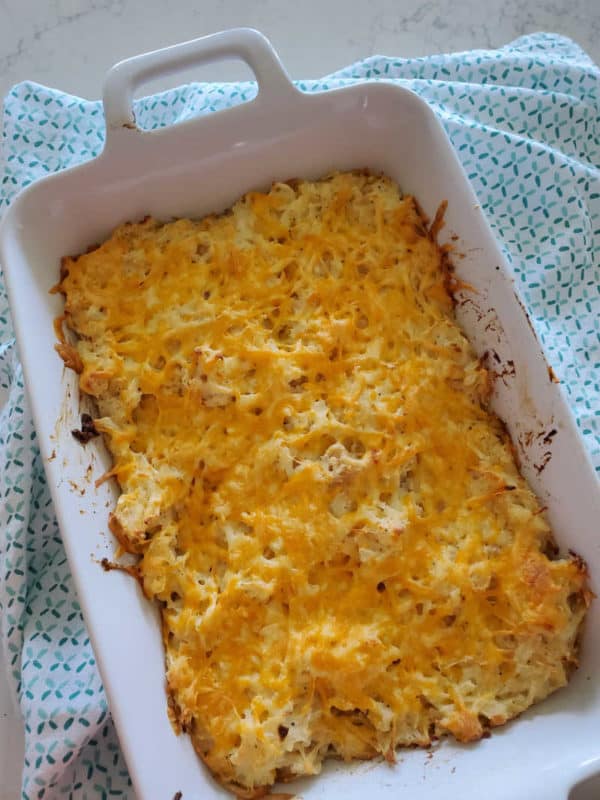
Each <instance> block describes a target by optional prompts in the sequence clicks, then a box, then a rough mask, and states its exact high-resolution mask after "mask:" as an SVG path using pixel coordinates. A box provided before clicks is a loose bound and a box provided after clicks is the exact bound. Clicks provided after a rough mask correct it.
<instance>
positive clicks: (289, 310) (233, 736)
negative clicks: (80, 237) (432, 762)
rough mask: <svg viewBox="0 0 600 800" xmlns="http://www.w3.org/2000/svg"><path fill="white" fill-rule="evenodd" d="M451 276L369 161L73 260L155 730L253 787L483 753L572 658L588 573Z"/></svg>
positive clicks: (76, 317) (66, 289)
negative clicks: (539, 496)
mask: <svg viewBox="0 0 600 800" xmlns="http://www.w3.org/2000/svg"><path fill="white" fill-rule="evenodd" d="M447 278H448V276H447V272H446V270H445V269H444V258H443V254H442V253H441V251H440V249H439V248H438V247H437V245H436V244H435V242H434V241H433V240H432V237H431V236H430V235H429V234H428V231H427V230H426V227H425V225H424V223H423V220H422V218H421V217H420V216H419V213H418V211H417V209H416V207H415V203H414V201H413V199H412V198H411V197H405V198H402V197H401V196H400V194H399V191H398V189H397V187H396V186H395V185H394V184H393V183H392V182H391V181H389V180H387V179H386V178H383V177H373V176H369V175H366V174H335V175H333V176H330V177H328V178H326V179H324V180H321V181H316V182H293V183H291V184H282V183H278V184H274V185H273V187H272V189H271V190H270V191H269V192H267V193H260V192H251V193H249V194H247V195H245V196H244V197H243V198H242V199H241V200H239V201H238V202H237V203H236V204H235V205H234V206H233V208H232V209H231V211H229V212H227V213H225V214H223V215H221V216H218V217H217V216H209V217H206V218H205V219H202V220H199V221H190V220H184V219H181V220H177V221H175V222H171V223H168V224H161V223H160V222H157V221H156V220H154V219H147V220H145V221H144V222H142V223H140V224H135V225H124V226H122V227H120V228H118V229H117V230H116V231H115V232H114V234H113V236H112V237H111V238H110V239H109V240H108V241H107V242H106V243H105V244H103V245H102V246H101V247H99V248H98V249H96V250H94V251H93V252H90V253H88V254H86V255H83V256H81V257H79V258H73V259H65V260H64V263H63V278H62V282H61V284H60V287H59V288H60V289H61V291H62V292H63V293H64V294H65V296H66V308H65V317H66V321H67V324H68V326H69V327H70V328H71V329H72V330H73V331H75V333H76V334H77V336H78V341H77V345H76V353H75V354H73V353H71V354H70V356H69V354H68V353H67V354H66V355H67V357H70V358H71V361H75V362H76V363H79V364H80V366H81V377H80V384H81V389H82V390H83V391H84V392H86V393H87V394H89V395H92V396H93V397H95V398H96V400H97V403H98V407H99V410H100V418H99V419H98V420H96V427H97V428H98V429H99V430H101V431H102V432H103V433H104V434H105V438H106V441H107V443H108V447H109V449H110V451H111V453H112V454H113V457H114V467H113V469H112V472H111V474H112V475H114V476H115V477H116V479H117V480H118V482H119V485H120V487H121V490H122V493H121V495H120V497H119V500H118V503H117V507H116V510H115V512H114V514H113V517H112V529H113V531H114V532H115V533H116V534H117V535H118V537H119V539H120V541H121V543H122V544H123V545H124V546H125V548H126V549H128V550H130V551H134V552H138V553H140V554H141V559H140V563H139V570H140V575H141V579H142V582H143V586H144V589H145V592H146V594H147V595H148V596H149V597H151V598H154V599H156V600H158V601H160V605H161V608H162V619H163V631H164V641H165V649H166V660H167V678H168V687H169V692H170V698H171V708H172V714H173V717H174V719H175V720H176V721H177V723H178V724H179V725H180V726H182V727H183V728H184V729H185V730H188V731H189V732H190V733H191V736H192V738H193V741H194V745H195V747H196V749H197V750H198V752H199V753H200V755H201V756H202V757H203V759H204V760H205V761H206V763H207V764H208V766H209V767H210V768H211V769H212V770H213V772H214V773H215V775H216V776H217V777H218V778H219V779H220V780H221V781H222V782H224V783H225V784H226V785H228V786H230V787H232V788H233V789H234V790H235V791H236V792H238V793H239V794H242V795H244V796H255V795H258V794H260V793H261V792H263V791H264V790H265V787H268V786H269V785H271V784H272V783H273V782H274V781H275V780H276V778H284V779H285V778H289V777H292V776H295V775H302V774H312V773H316V772H318V771H319V770H320V768H321V763H322V761H323V759H324V758H325V757H326V756H328V755H339V756H341V757H343V758H344V759H351V758H369V757H372V756H375V755H376V754H381V755H384V756H385V757H387V758H388V759H389V760H393V754H394V750H395V748H396V747H397V746H399V745H427V744H429V743H430V742H431V740H432V739H434V738H436V737H439V736H443V735H446V734H453V735H454V736H455V737H456V738H458V739H459V740H461V741H470V740H474V739H478V738H480V737H481V736H482V735H483V733H484V731H485V730H486V729H487V728H489V727H490V726H495V725H500V724H502V723H503V722H505V721H506V720H508V719H509V718H511V717H514V716H515V715H516V714H519V713H520V712H522V711H523V710H524V709H526V708H527V707H528V706H530V705H531V704H532V703H534V702H536V701H538V700H540V699H542V698H543V697H545V696H546V695H548V694H549V693H550V692H552V691H554V690H555V689H557V688H558V687H560V686H562V685H563V684H565V683H566V680H567V674H568V670H569V666H570V665H573V664H574V662H575V648H576V644H575V640H576V635H577V631H578V629H579V627H580V623H581V620H582V618H583V615H584V611H585V605H586V602H587V599H588V595H587V593H586V591H585V569H584V565H583V564H582V563H581V562H580V561H578V560H576V559H567V560H550V559H549V558H548V557H547V555H546V554H545V553H547V552H549V550H551V541H552V539H551V534H550V531H549V528H548V525H547V523H546V521H545V520H544V516H543V514H542V513H541V509H540V508H539V504H538V502H537V500H536V498H535V496H534V495H533V493H532V492H531V490H530V489H529V488H528V486H527V485H526V483H525V481H524V480H523V478H522V477H521V475H520V474H519V471H518V469H517V466H516V465H515V460H514V457H513V452H512V449H511V445H510V442H509V440H508V438H507V436H506V433H505V431H504V428H503V426H502V424H501V423H500V422H499V421H498V420H497V419H496V418H495V416H494V415H492V414H491V413H490V412H489V411H488V410H487V408H486V400H487V397H488V393H489V380H488V375H487V373H486V371H485V369H484V368H483V367H482V366H481V364H480V363H479V362H478V360H477V358H476V357H475V355H474V353H473V351H472V349H471V347H470V345H469V343H468V342H467V340H466V338H465V336H464V335H463V333H462V332H461V330H460V329H459V327H458V326H457V324H456V322H455V319H454V315H453V306H452V302H451V298H450V295H449V292H448V290H447ZM60 347H61V348H62V351H63V356H65V353H64V351H65V348H66V349H67V350H68V349H69V346H68V345H66V344H65V343H63V344H62V345H61V346H60ZM75 355H76V356H77V358H76V359H75Z"/></svg>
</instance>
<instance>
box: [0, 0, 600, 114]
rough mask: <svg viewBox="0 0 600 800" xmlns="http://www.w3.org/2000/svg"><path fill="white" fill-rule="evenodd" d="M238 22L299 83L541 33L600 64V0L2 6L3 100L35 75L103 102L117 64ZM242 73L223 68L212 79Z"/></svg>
mask: <svg viewBox="0 0 600 800" xmlns="http://www.w3.org/2000/svg"><path fill="white" fill-rule="evenodd" d="M238 25H250V26H252V27H256V28H258V29H259V30H261V31H263V33H265V34H266V35H267V36H268V37H269V38H270V39H271V40H272V42H273V44H274V45H275V47H276V48H277V49H278V51H279V53H280V55H281V57H282V59H283V62H284V64H285V65H286V66H287V68H288V70H289V71H290V73H291V75H292V77H294V78H317V77H320V76H322V75H325V74H327V73H328V72H332V71H333V70H335V69H336V68H338V67H341V66H344V65H346V64H348V63H350V62H352V61H354V60H357V59H359V58H363V57H365V56H367V55H374V54H376V53H377V54H383V55H392V56H422V55H428V54H431V53H435V52H448V51H452V50H468V49H471V48H475V47H479V48H489V47H497V46H499V45H501V44H505V43H506V42H508V41H510V40H511V39H514V38H516V37H517V36H521V35H522V34H525V33H533V32H534V31H539V30H545V31H550V32H555V33H562V34H566V35H567V36H570V37H571V38H573V39H575V41H577V42H578V43H579V44H580V45H582V46H583V47H584V49H586V50H587V52H588V53H589V54H590V55H591V56H592V58H594V59H595V61H596V62H600V1H599V0H503V2H497V0H458V2H457V1H456V0H368V1H367V2H361V3H358V2H352V0H304V2H297V1H294V0H252V2H250V1H249V0H220V2H216V0H215V1H213V2H206V0H205V1H204V2H202V0H178V2H175V3H172V4H170V8H169V10H168V11H167V10H166V3H165V2H164V0H0V94H1V95H2V96H4V94H5V93H6V91H7V89H8V88H9V87H10V86H11V85H12V84H13V83H17V82H18V81H21V80H24V79H30V80H35V81H38V82H39V83H43V84H46V85H47V86H53V87H56V88H59V89H63V90H65V91H68V92H72V93H74V94H78V95H81V96H83V97H87V98H96V97H99V95H100V87H101V82H102V77H103V75H104V73H105V72H106V70H107V69H108V68H109V67H110V66H111V65H112V64H113V63H114V62H115V61H118V60H120V59H122V58H126V57H127V56H130V55H133V54H135V53H139V52H143V51H146V50H152V49H155V48H157V47H161V46H165V45H166V44H172V43H175V42H178V41H182V40H185V39H190V38H194V37H196V36H201V35H203V34H207V33H212V32H214V31H217V30H221V29H223V28H228V27H234V26H238ZM237 74H239V73H237ZM237 74H236V72H235V70H233V71H232V70H231V68H227V69H224V67H220V68H215V67H213V68H211V70H210V72H204V73H202V77H204V78H206V77H208V78H211V77H216V78H221V77H225V78H229V77H237Z"/></svg>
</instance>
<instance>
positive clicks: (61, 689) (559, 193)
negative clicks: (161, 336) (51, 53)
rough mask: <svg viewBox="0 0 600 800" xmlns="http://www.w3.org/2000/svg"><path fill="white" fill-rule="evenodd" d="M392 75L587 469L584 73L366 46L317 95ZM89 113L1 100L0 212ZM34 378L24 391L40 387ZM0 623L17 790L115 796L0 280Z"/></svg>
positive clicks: (549, 55)
mask: <svg viewBox="0 0 600 800" xmlns="http://www.w3.org/2000/svg"><path fill="white" fill-rule="evenodd" d="M365 79H371V80H373V79H375V80H377V79H386V80H393V81H397V82H399V83H401V84H402V85H404V86H407V87H409V88H411V89H413V90H414V91H415V92H417V93H418V94H420V95H421V96H422V97H424V98H425V99H426V100H427V101H428V102H429V103H430V104H431V106H432V107H433V109H434V110H435V112H436V113H437V114H438V115H439V116H440V118H441V120H442V122H443V124H444V126H445V127H446V130H447V131H448V133H449V135H450V137H451V139H452V142H453V144H454V146H455V148H456V150H457V152H458V154H459V156H460V158H461V160H462V163H463V165H464V167H465V169H466V171H467V174H468V176H469V178H470V180H471V181H472V183H473V186H474V188H475V191H476V192H477V195H478V197H479V200H480V202H481V204H482V206H483V207H484V208H485V211H486V213H487V215H488V218H489V220H490V222H491V224H492V226H493V228H494V231H495V233H496V235H497V237H498V239H499V241H500V242H501V244H502V246H503V247H504V251H505V253H506V255H507V257H508V259H509V262H510V264H511V267H512V269H513V271H514V275H515V277H516V280H517V282H518V284H519V287H520V290H521V293H522V295H523V297H524V298H525V301H526V303H527V306H528V308H529V311H530V313H531V316H532V318H533V321H534V324H535V326H536V328H537V331H538V333H539V334H540V336H541V338H542V341H543V343H544V346H545V348H546V352H547V356H548V360H549V362H550V363H551V364H552V366H553V367H554V370H555V372H556V373H557V375H558V376H559V377H560V379H561V380H562V382H563V383H564V386H565V388H566V391H567V393H568V397H569V401H570V403H571V406H572V408H573V411H574V413H575V416H576V418H577V422H578V424H579V426H580V429H581V431H582V433H583V436H584V439H585V441H586V444H587V446H588V448H589V451H590V453H591V455H592V458H593V460H594V464H595V466H596V468H597V469H600V387H599V381H600V342H599V336H600V280H599V279H600V266H599V263H598V261H599V259H598V253H599V252H600V171H599V169H598V167H599V165H600V104H599V103H600V99H599V98H600V71H599V70H598V68H597V67H596V66H594V64H593V63H592V62H591V61H590V59H589V58H588V57H587V56H586V55H585V54H584V53H583V52H582V51H581V50H580V49H579V48H578V47H577V46H576V45H575V44H573V42H571V41H569V40H568V39H565V38H562V37H559V36H554V35H551V34H536V35H533V36H526V37H523V38H521V39H518V40H517V41H515V42H513V43H512V44H510V45H507V46H506V47H503V48H501V49H499V50H493V51H473V52H469V53H459V54H454V55H441V56H432V57H428V58H418V59H408V60H407V59H394V58H384V57H380V56H374V57H372V58H368V59H366V60H364V61H361V62H358V63H356V64H354V65H352V66H350V67H348V68H347V69H344V70H342V71H340V72H338V73H336V74H335V75H332V76H329V77H327V78H325V79H323V80H321V81H311V82H306V83H303V82H301V83H300V84H299V85H300V87H301V88H302V89H303V90H305V91H309V92H310V91H315V90H323V89H327V88H332V87H336V86H339V85H343V84H347V83H349V82H354V81H360V80H365ZM254 92H255V87H254V85H253V84H248V83H244V84H202V85H200V84H193V85H188V86H184V87H181V88H179V89H174V90H172V91H169V92H166V93H164V94H161V95H158V96H155V97H150V98H145V99H144V100H141V101H139V103H138V105H137V109H136V114H137V119H138V122H139V123H140V124H141V125H142V126H143V127H147V128H152V127H158V126H161V125H168V124H171V123H173V122H176V121H178V120H181V119H184V118H188V117H190V116H195V115H199V114H205V113H209V112H214V111H218V110H219V109H222V108H225V107H227V106H230V105H233V104H235V103H237V102H240V101H242V100H244V99H247V98H249V97H251V96H253V94H254ZM103 136H104V129H103V118H102V107H101V105H100V104H99V103H97V102H88V101H85V100H81V99H79V98H76V97H71V96H68V95H65V94H63V93H61V92H58V91H55V90H52V89H47V88H45V87H42V86H38V85H35V84H31V83H22V84H19V85H17V86H15V87H14V88H13V89H12V91H11V92H10V93H9V95H8V96H7V98H6V100H5V104H4V123H3V143H2V148H3V158H4V165H3V172H2V184H1V186H0V210H4V209H5V208H6V206H8V205H9V204H10V202H11V201H12V199H13V198H14V196H15V195H16V193H17V192H18V191H19V190H20V189H22V188H23V187H25V186H27V185H28V184H29V183H31V182H32V181H34V180H36V179H37V178H39V177H42V176H43V175H47V174H48V173H51V172H55V171H57V170H60V169H64V168H65V167H68V166H71V165H73V164H76V163H79V162H81V161H84V160H85V159H88V158H91V157H93V156H95V155H96V154H98V153H99V152H100V150H101V149H102V145H103ZM38 388H39V387H38ZM0 495H1V498H2V506H1V510H0V553H1V556H0V614H1V617H0V625H1V635H2V640H3V644H4V645H5V651H6V653H7V654H8V670H9V673H10V676H11V678H12V680H13V682H14V688H15V692H16V693H17V695H18V698H19V702H20V705H21V709H22V712H23V715H24V718H25V725H26V761H25V766H24V773H23V792H22V797H23V799H24V800H32V799H33V798H43V797H44V798H50V797H62V796H65V797H66V796H68V797H69V798H74V800H83V799H84V798H109V797H131V796H132V795H133V791H132V789H131V783H130V780H129V776H128V773H127V767H126V765H125V762H124V759H123V756H122V754H121V752H120V750H119V746H118V741H117V738H116V735H115V732H114V729H113V726H112V723H111V720H110V715H109V713H108V710H107V706H106V699H105V695H104V692H103V689H102V684H101V681H100V678H99V676H98V672H97V669H96V664H95V661H94V655H93V652H92V650H91V647H90V643H89V639H88V636H87V633H86V628H85V623H84V622H83V619H82V617H81V613H80V609H79V605H78V603H77V597H76V595H75V592H74V589H73V584H72V580H71V576H70V572H69V567H68V564H67V562H66V559H65V554H64V550H63V547H62V543H61V539H60V534H59V531H58V529H57V525H56V521H55V517H54V512H53V508H52V503H51V500H50V497H49V493H48V489H47V486H46V482H45V479H44V471H43V466H42V463H41V460H40V456H39V453H38V449H37V445H36V439H35V433H34V430H33V425H32V422H31V417H30V414H29V411H28V408H27V402H26V400H25V398H24V396H23V384H22V376H21V369H20V365H19V361H18V357H17V354H16V350H15V344H14V340H13V334H12V328H11V322H10V314H9V311H8V308H7V303H6V295H5V293H4V289H3V287H0Z"/></svg>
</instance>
